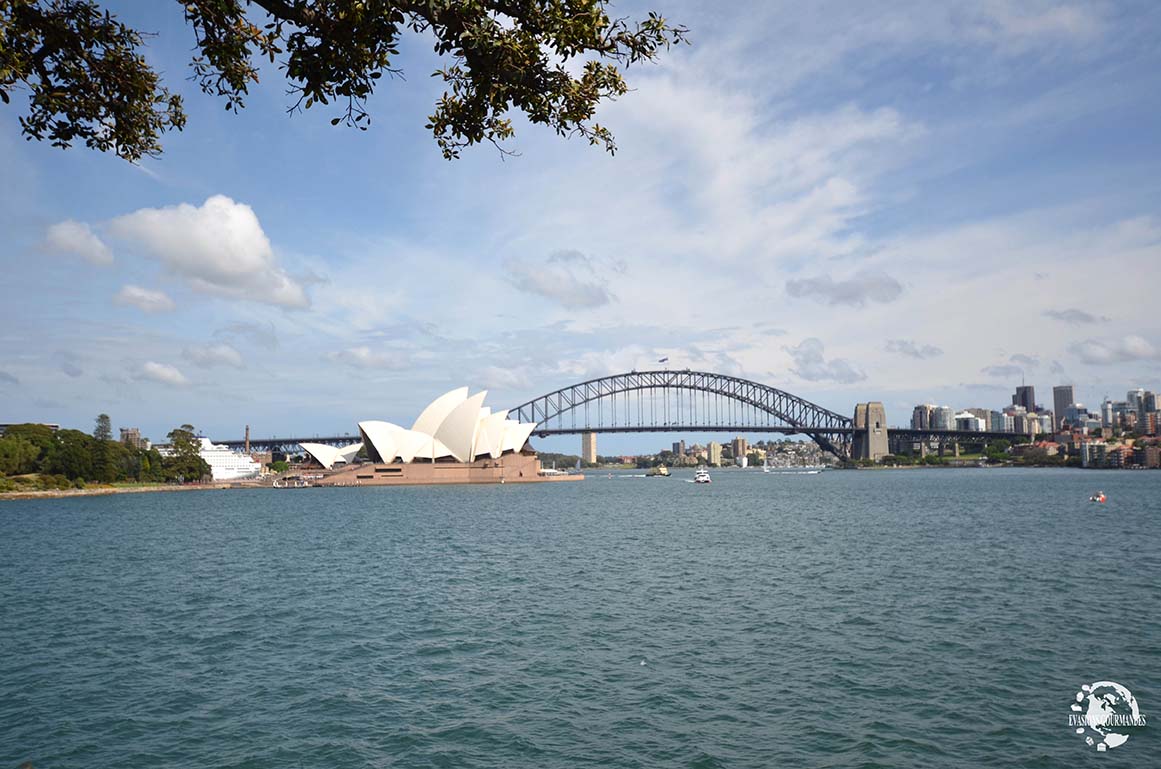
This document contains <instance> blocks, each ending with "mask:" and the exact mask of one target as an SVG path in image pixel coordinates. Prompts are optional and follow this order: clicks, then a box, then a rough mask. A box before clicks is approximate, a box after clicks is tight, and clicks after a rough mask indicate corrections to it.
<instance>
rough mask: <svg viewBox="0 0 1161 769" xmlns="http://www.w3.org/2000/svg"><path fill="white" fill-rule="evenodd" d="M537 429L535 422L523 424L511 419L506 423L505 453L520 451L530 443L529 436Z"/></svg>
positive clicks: (503, 446) (503, 448)
mask: <svg viewBox="0 0 1161 769" xmlns="http://www.w3.org/2000/svg"><path fill="white" fill-rule="evenodd" d="M535 429H536V423H535V422H527V423H521V422H516V421H513V420H511V419H509V420H508V421H507V422H505V423H504V442H503V444H502V450H503V451H520V449H522V448H524V444H525V443H527V442H528V436H529V435H532V431H533V430H535Z"/></svg>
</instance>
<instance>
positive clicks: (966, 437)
mask: <svg viewBox="0 0 1161 769" xmlns="http://www.w3.org/2000/svg"><path fill="white" fill-rule="evenodd" d="M588 432H593V433H677V432H683V433H723V434H734V435H737V434H739V433H777V434H780V435H798V434H804V433H819V434H821V435H828V436H832V437H850V436H852V435H853V434H854V432H855V431H854V428H852V427H830V428H823V429H817V428H809V429H807V430H804V429H803V428H800V427H788V426H785V425H643V426H634V425H624V426H620V427H561V428H552V429H545V430H537V431H536V432H535V433H534V434H535V435H537V436H539V437H541V438H547V437H549V436H552V435H581V434H584V433H588ZM887 438H888V440H904V441H906V440H911V441H913V442H916V443H918V442H920V441H939V442H942V443H957V442H958V443H974V442H979V441H996V440H1006V441H1015V440H1029V436H1027V435H1023V434H1021V433H1006V432H979V431H974V430H913V429H911V428H907V427H889V428H887ZM358 440H359V438H358V436H354V435H332V436H323V437H317V436H315V437H312V438H297V437H287V438H251V439H250V450H251V451H269V450H271V449H276V448H279V449H287V448H291V447H294V446H298V445H300V444H302V443H321V444H323V445H326V446H349V445H350V444H352V443H355V442H357V441H358ZM214 442H215V443H217V444H219V445H222V446H228V447H230V448H231V449H242V448H244V447H245V445H246V441H245V440H244V439H237V440H228V441H214Z"/></svg>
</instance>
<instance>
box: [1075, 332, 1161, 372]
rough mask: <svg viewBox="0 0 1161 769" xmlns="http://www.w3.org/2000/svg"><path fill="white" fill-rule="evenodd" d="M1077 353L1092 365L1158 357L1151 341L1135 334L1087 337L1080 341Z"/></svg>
mask: <svg viewBox="0 0 1161 769" xmlns="http://www.w3.org/2000/svg"><path fill="white" fill-rule="evenodd" d="M1077 355H1078V356H1079V357H1080V360H1081V361H1082V362H1083V363H1090V364H1094V365H1100V364H1107V363H1125V362H1128V361H1139V360H1156V359H1157V358H1158V357H1159V355H1158V352H1157V348H1156V347H1154V346H1153V344H1152V343H1150V342H1149V341H1148V340H1147V339H1145V338H1144V337H1140V336H1137V335H1135V334H1130V335H1128V336H1126V337H1123V338H1121V339H1113V340H1097V339H1088V340H1086V341H1084V342H1081V343H1080V345H1079V347H1078V348H1077Z"/></svg>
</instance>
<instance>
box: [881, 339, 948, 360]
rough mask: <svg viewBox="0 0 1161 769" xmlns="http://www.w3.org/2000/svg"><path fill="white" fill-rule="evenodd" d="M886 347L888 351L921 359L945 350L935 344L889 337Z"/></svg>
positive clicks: (931, 356) (934, 355) (932, 356)
mask: <svg viewBox="0 0 1161 769" xmlns="http://www.w3.org/2000/svg"><path fill="white" fill-rule="evenodd" d="M884 349H886V351H887V352H893V353H896V354H898V355H906V356H907V357H909V358H917V359H919V360H926V359H927V358H934V357H936V356H939V355H943V350H941V349H940V348H938V347H936V346H935V345H933V344H919V343H918V342H914V341H912V340H910V339H888V340H887V344H886V345H885V346H884Z"/></svg>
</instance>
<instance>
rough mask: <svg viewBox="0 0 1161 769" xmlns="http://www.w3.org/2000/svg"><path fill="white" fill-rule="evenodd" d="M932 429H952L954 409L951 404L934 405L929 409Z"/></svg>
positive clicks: (953, 427) (953, 425) (953, 426)
mask: <svg viewBox="0 0 1161 769" xmlns="http://www.w3.org/2000/svg"><path fill="white" fill-rule="evenodd" d="M931 429H932V430H954V429H955V411H954V410H952V408H951V406H936V407H935V408H933V409H932V410H931Z"/></svg>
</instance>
